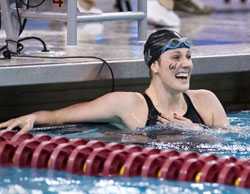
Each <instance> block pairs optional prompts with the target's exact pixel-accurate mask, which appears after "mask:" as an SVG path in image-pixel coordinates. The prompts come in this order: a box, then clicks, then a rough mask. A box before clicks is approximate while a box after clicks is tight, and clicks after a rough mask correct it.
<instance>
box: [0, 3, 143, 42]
mask: <svg viewBox="0 0 250 194" xmlns="http://www.w3.org/2000/svg"><path fill="white" fill-rule="evenodd" d="M50 1H52V0H50ZM32 2H33V1H32ZM69 2H70V3H69ZM65 3H67V4H66V5H67V6H66V10H65V12H53V11H34V10H33V11H23V12H21V16H22V17H26V18H32V19H39V20H55V21H57V20H60V21H65V22H67V45H77V24H78V23H87V22H102V21H114V20H136V21H137V22H138V39H139V40H145V39H146V35H147V34H146V33H147V1H146V0H137V11H135V12H110V13H100V14H78V9H77V0H70V1H68V2H65ZM0 6H1V7H2V17H3V21H4V24H3V27H4V29H5V31H6V34H7V39H11V40H14V41H16V40H17V39H18V30H17V26H18V21H17V19H16V18H15V15H16V12H15V9H14V8H11V6H10V1H9V0H1V1H0ZM15 46H16V45H15Z"/></svg>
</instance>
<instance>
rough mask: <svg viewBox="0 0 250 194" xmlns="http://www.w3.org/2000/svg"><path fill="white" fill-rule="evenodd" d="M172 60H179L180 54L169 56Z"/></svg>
mask: <svg viewBox="0 0 250 194" xmlns="http://www.w3.org/2000/svg"><path fill="white" fill-rule="evenodd" d="M171 58H172V59H173V60H176V61H177V60H180V58H181V56H180V55H173V56H172V57H171Z"/></svg>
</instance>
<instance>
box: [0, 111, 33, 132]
mask: <svg viewBox="0 0 250 194" xmlns="http://www.w3.org/2000/svg"><path fill="white" fill-rule="evenodd" d="M35 120H36V119H35V115H33V114H30V115H25V116H21V117H17V118H14V119H10V120H8V121H6V122H3V123H0V128H6V129H7V130H12V129H14V128H15V127H20V128H21V131H24V132H25V131H29V130H30V129H32V128H33V126H34V123H35Z"/></svg>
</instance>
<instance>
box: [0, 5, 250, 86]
mask: <svg viewBox="0 0 250 194" xmlns="http://www.w3.org/2000/svg"><path fill="white" fill-rule="evenodd" d="M97 3H98V5H99V6H100V7H101V8H102V9H103V10H104V11H112V9H111V8H110V6H108V7H107V5H106V4H105V2H104V1H97ZM208 3H210V4H212V3H213V1H212V0H210V1H208ZM233 7H236V8H237V10H238V11H233V12H232V11H231V12H221V10H223V4H218V5H217V9H218V12H215V13H214V14H212V15H208V16H194V15H182V14H181V20H182V25H181V28H180V29H178V30H179V31H180V32H182V33H183V34H184V35H185V36H187V37H190V38H191V39H192V40H193V42H194V46H193V49H192V57H193V61H194V64H195V68H194V71H193V75H202V74H217V73H232V72H244V71H249V70H250V65H249V59H250V31H249V28H248V27H249V25H250V23H249V21H248V20H247V18H249V16H250V12H248V11H246V9H247V8H249V10H250V5H249V3H248V4H246V5H245V6H244V11H242V12H240V11H239V9H241V8H240V5H238V4H237V3H234V4H233ZM229 8H230V6H228V5H227V6H224V10H228V9H229ZM110 9H111V10H110ZM230 9H232V5H231V8H230ZM242 9H243V8H242ZM235 29H236V30H235ZM154 30H155V29H154V28H153V27H152V26H149V30H148V34H150V32H152V31H154ZM0 32H1V33H0V43H1V44H3V43H4V39H5V34H4V33H3V31H0ZM31 35H32V36H38V37H41V38H42V39H43V40H45V42H46V43H47V44H48V47H49V50H50V52H48V53H42V52H40V50H41V45H39V44H37V42H36V41H27V42H25V43H24V45H25V49H24V52H23V54H25V55H36V56H57V57H60V56H76V55H77V56H97V57H101V58H103V59H105V60H107V61H108V62H109V63H110V65H111V67H112V70H113V71H114V76H115V79H131V78H147V77H148V69H147V67H146V66H145V65H144V62H143V55H142V51H143V43H144V42H142V41H138V40H137V27H136V23H135V22H126V21H119V22H105V23H103V24H101V23H99V24H95V23H94V24H93V23H92V24H86V25H85V24H79V27H78V45H77V46H66V44H65V42H66V41H65V39H66V28H65V24H58V23H48V22H44V21H42V22H41V21H40V22H39V21H32V22H30V23H28V25H27V29H26V30H25V31H24V33H23V37H25V36H31ZM109 78H110V72H109V71H107V69H106V68H102V63H101V62H100V61H98V60H93V59H67V60H65V59H30V58H20V57H13V58H12V59H11V60H1V61H0V87H5V86H21V85H34V84H49V83H65V82H84V81H92V80H100V79H109Z"/></svg>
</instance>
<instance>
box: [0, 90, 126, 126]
mask: <svg viewBox="0 0 250 194" xmlns="http://www.w3.org/2000/svg"><path fill="white" fill-rule="evenodd" d="M121 96H122V95H121V93H120V92H114V93H109V94H106V95H104V96H102V97H99V98H97V99H95V100H93V101H90V102H83V103H79V104H75V105H72V106H69V107H66V108H62V109H58V110H55V111H39V112H34V113H32V114H29V115H25V116H21V117H18V118H15V119H10V120H9V121H6V122H4V123H1V124H0V128H7V129H13V128H15V127H20V128H21V130H29V129H31V128H32V127H33V126H34V124H63V123H69V122H85V121H103V120H111V119H114V118H115V117H118V115H119V103H118V101H119V100H120V99H121ZM123 103H124V102H123Z"/></svg>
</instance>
